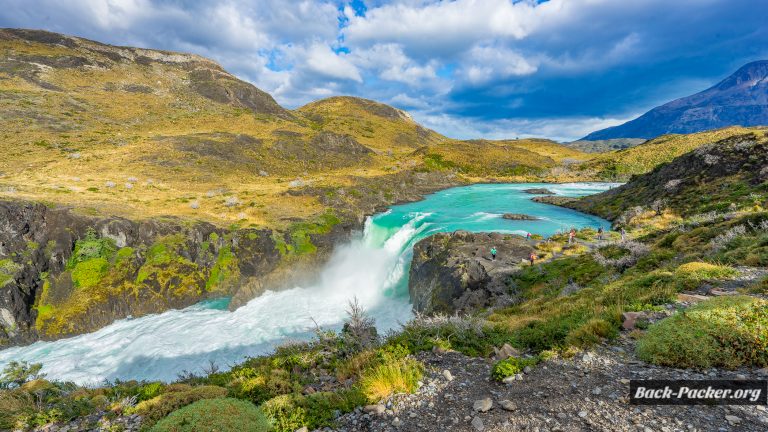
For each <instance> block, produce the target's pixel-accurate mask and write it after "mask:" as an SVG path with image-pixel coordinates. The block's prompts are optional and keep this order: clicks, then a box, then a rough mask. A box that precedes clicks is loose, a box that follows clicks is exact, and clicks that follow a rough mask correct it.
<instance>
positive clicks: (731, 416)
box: [337, 336, 768, 432]
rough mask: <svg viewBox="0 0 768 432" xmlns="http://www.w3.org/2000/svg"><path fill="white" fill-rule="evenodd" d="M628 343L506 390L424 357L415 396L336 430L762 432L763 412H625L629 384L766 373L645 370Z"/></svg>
mask: <svg viewBox="0 0 768 432" xmlns="http://www.w3.org/2000/svg"><path fill="white" fill-rule="evenodd" d="M633 344H634V341H633V340H632V339H630V338H627V337H624V336H622V338H620V339H619V340H618V341H617V342H615V343H614V344H613V345H611V346H601V347H598V348H597V349H595V350H594V351H591V352H587V353H581V354H579V355H577V356H576V357H574V358H572V359H553V360H549V361H547V362H544V363H541V364H539V365H538V366H537V367H535V368H533V370H531V371H530V372H529V373H527V374H524V376H523V378H522V379H521V380H515V381H512V382H511V383H510V384H502V383H497V382H494V381H491V380H490V378H489V377H490V369H491V362H490V361H487V360H485V359H479V358H470V357H466V356H464V355H461V354H459V353H452V352H450V353H444V354H438V353H423V354H422V355H420V356H419V359H420V360H421V361H423V362H424V363H425V364H426V365H427V367H428V371H427V374H426V376H425V381H424V385H423V386H422V387H421V388H420V390H419V391H418V392H417V393H416V394H414V395H396V396H394V397H392V398H390V399H389V400H388V401H386V403H385V404H383V405H379V406H371V407H366V408H367V409H366V410H358V411H356V412H354V413H350V414H347V415H345V416H343V417H341V418H340V427H339V428H338V429H337V430H338V431H392V432H400V431H403V432H405V431H451V432H459V431H470V432H476V431H518V430H523V431H539V432H545V431H550V432H555V431H635V432H652V431H661V432H672V431H768V411H767V410H766V407H764V406H761V407H755V406H727V407H726V406H722V407H705V406H685V407H672V406H635V405H630V404H629V403H628V397H629V381H628V380H629V379H631V378H636V379H643V378H646V379H650V378H656V379H705V378H710V379H736V378H740V379H768V370H737V371H722V370H715V369H713V370H708V371H705V372H703V373H700V372H693V371H685V370H677V369H669V368H662V367H655V366H650V365H646V364H644V363H642V362H639V361H637V360H636V359H635V357H634V356H633V354H631V353H632V352H633V349H634V346H633ZM444 371H448V373H446V372H444ZM489 405H490V409H488V408H489ZM486 410H487V411H486ZM366 411H368V412H366ZM481 411H485V412H481Z"/></svg>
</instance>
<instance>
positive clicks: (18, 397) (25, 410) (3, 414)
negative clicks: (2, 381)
mask: <svg viewBox="0 0 768 432" xmlns="http://www.w3.org/2000/svg"><path fill="white" fill-rule="evenodd" d="M34 411H35V399H34V397H33V396H32V395H31V394H29V393H27V392H24V391H18V390H2V391H0V430H11V429H13V428H14V427H15V426H16V423H17V422H18V420H19V419H20V418H22V417H26V416H29V415H31V414H32V413H33V412H34Z"/></svg>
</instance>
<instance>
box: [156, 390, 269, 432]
mask: <svg viewBox="0 0 768 432" xmlns="http://www.w3.org/2000/svg"><path fill="white" fill-rule="evenodd" d="M151 430H152V432H184V431H189V432H193V431H194V432H214V431H215V432H267V431H270V430H272V427H271V425H270V422H269V419H267V417H266V416H265V415H264V412H262V410H261V409H259V408H258V407H256V406H255V405H254V404H252V403H250V402H246V401H242V400H238V399H232V398H222V399H209V400H201V401H197V402H195V403H193V404H191V405H188V406H185V407H184V408H181V409H179V410H176V411H174V412H172V413H171V414H170V415H169V416H168V417H166V418H164V419H162V420H160V422H158V423H157V424H156V425H155V426H154V427H153V428H152V429H151Z"/></svg>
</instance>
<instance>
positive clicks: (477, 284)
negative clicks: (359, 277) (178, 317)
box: [408, 231, 533, 314]
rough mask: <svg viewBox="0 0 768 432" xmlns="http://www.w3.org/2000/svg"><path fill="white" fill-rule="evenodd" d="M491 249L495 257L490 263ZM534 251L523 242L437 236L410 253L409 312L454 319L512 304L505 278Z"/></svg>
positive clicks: (509, 238) (464, 234)
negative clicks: (466, 314)
mask: <svg viewBox="0 0 768 432" xmlns="http://www.w3.org/2000/svg"><path fill="white" fill-rule="evenodd" d="M491 248H496V250H497V251H498V254H497V256H496V259H495V260H494V259H493V258H492V257H491V253H490V250H491ZM532 250H533V247H532V246H531V244H530V243H529V242H528V241H527V240H526V239H524V238H523V237H520V236H516V235H509V234H499V233H490V234H489V233H478V234H473V233H469V232H465V231H457V232H455V233H439V234H435V235H433V236H430V237H427V238H425V239H423V240H421V241H419V242H418V243H416V245H415V246H414V248H413V261H412V263H411V270H410V278H409V282H408V290H409V292H410V296H411V302H412V303H413V309H414V310H415V311H417V312H423V313H426V314H432V313H438V312H441V313H449V314H450V313H454V312H466V311H470V310H476V309H478V308H484V307H490V306H502V305H508V304H511V303H514V302H515V300H516V299H515V296H516V293H515V292H514V290H513V289H511V288H510V287H509V286H507V284H506V281H507V279H508V278H507V276H509V275H510V274H512V273H514V272H516V271H517V270H519V269H520V267H521V266H522V265H525V264H526V262H527V261H526V260H527V259H528V257H529V255H530V253H531V251H532Z"/></svg>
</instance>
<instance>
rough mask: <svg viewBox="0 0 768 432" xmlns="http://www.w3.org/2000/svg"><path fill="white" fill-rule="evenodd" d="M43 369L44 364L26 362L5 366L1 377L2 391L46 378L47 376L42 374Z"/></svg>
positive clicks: (0, 387)
mask: <svg viewBox="0 0 768 432" xmlns="http://www.w3.org/2000/svg"><path fill="white" fill-rule="evenodd" d="M42 368H43V364H42V363H33V364H29V363H27V362H25V361H22V362H17V361H12V362H10V363H8V364H7V365H6V366H5V368H4V369H3V374H2V376H0V389H11V388H16V387H21V386H22V385H24V383H26V382H29V381H33V380H36V379H40V378H42V377H44V376H45V374H42V373H40V370H41V369H42Z"/></svg>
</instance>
